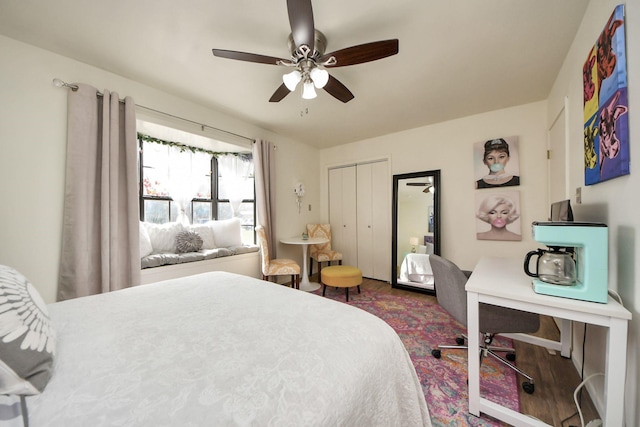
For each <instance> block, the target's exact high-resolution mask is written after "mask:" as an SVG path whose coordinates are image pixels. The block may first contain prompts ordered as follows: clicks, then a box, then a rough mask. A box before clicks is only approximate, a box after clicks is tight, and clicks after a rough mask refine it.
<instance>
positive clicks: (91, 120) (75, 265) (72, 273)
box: [58, 84, 140, 301]
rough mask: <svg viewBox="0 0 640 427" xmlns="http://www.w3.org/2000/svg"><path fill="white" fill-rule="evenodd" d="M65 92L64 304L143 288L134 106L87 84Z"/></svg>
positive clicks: (61, 281)
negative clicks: (137, 287) (101, 92)
mask: <svg viewBox="0 0 640 427" xmlns="http://www.w3.org/2000/svg"><path fill="white" fill-rule="evenodd" d="M68 95H69V96H68V103H67V117H68V118H67V164H66V182H65V195H64V197H65V199H64V216H63V225H62V252H61V259H60V278H59V283H58V300H59V301H62V300H66V299H69V298H75V297H80V296H85V295H93V294H99V293H103V292H109V291H113V290H118V289H123V288H127V287H130V286H134V285H138V284H139V283H140V249H139V248H140V241H139V239H140V237H139V219H140V214H139V205H138V203H139V201H138V167H137V161H138V157H137V151H138V150H137V141H136V122H135V104H134V102H133V100H132V99H131V98H130V97H127V98H125V99H124V101H120V100H119V98H118V94H117V93H114V92H112V93H110V92H109V91H106V90H105V91H104V93H103V95H102V96H98V91H97V89H96V88H94V87H91V86H88V85H83V84H78V90H77V91H71V90H70V91H69V93H68Z"/></svg>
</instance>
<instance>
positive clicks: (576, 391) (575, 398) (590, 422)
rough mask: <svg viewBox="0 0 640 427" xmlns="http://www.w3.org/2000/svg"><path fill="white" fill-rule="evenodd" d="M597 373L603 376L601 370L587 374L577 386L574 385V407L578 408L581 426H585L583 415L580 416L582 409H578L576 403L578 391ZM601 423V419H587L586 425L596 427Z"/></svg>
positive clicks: (578, 405)
mask: <svg viewBox="0 0 640 427" xmlns="http://www.w3.org/2000/svg"><path fill="white" fill-rule="evenodd" d="M598 375H602V376H604V374H603V373H602V372H596V373H595V374H591V375H589V376H588V377H587V378H585V379H584V380H583V381H582V382H581V383H580V384H578V387H576V390H575V391H574V392H573V401H574V402H576V408H578V414H579V415H580V425H581V426H582V427H585V425H584V417H583V416H582V410H581V409H580V404H579V403H578V393H579V392H581V391H582V387H583V386H584V385H585V384H586V383H587V381H589V380H590V379H591V378H593V377H597V376H598ZM601 425H602V421H601V420H591V421H589V423H588V424H587V426H586V427H596V426H601Z"/></svg>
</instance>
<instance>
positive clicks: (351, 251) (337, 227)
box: [329, 166, 358, 265]
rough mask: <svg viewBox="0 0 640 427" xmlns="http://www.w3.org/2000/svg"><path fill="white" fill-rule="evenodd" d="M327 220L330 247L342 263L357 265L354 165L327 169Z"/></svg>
mask: <svg viewBox="0 0 640 427" xmlns="http://www.w3.org/2000/svg"><path fill="white" fill-rule="evenodd" d="M329 222H330V224H331V235H332V239H331V240H332V242H331V247H332V249H334V250H336V251H338V252H342V257H343V258H342V263H343V264H344V265H358V248H357V244H356V242H357V230H356V168H355V166H349V167H343V168H337V169H330V170H329Z"/></svg>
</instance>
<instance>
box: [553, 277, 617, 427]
mask: <svg viewBox="0 0 640 427" xmlns="http://www.w3.org/2000/svg"><path fill="white" fill-rule="evenodd" d="M607 293H608V294H609V295H611V297H612V298H614V299H615V300H616V301H618V303H619V304H620V305H621V306H623V307H624V304H623V302H622V297H621V296H620V294H618V293H617V292H616V291H614V290H613V289H608V290H607ZM586 341H587V324H586V323H585V324H584V334H583V336H582V368H581V370H580V378H581V379H582V378H584V357H585V343H586ZM598 375H603V376H604V374H603V373H601V372H597V373H595V374H591V375H589V376H588V377H587V378H585V379H583V380H582V382H581V383H580V384H578V386H577V387H576V389H575V391H574V392H573V401H574V402H575V403H576V408H577V411H576V412H574V413H573V414H571V415H569V416H568V417H567V418H565V419H563V420H562V421H561V422H560V425H561V426H564V423H565V422H567V421H568V420H570V419H571V418H573V417H574V416H576V415H579V416H580V425H581V426H582V427H600V426H602V420H600V419H595V420H591V421H589V422H588V423H587V425H586V426H585V424H584V417H583V416H582V409H581V405H582V387H583V386H584V385H585V384H586V383H587V382H588V381H589V380H590V379H591V378H593V377H595V376H598ZM569 427H576V426H569Z"/></svg>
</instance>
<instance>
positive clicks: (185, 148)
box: [138, 132, 253, 161]
mask: <svg viewBox="0 0 640 427" xmlns="http://www.w3.org/2000/svg"><path fill="white" fill-rule="evenodd" d="M138 140H142V141H145V142H153V143H155V144H161V145H167V146H169V147H176V148H177V149H179V150H180V152H181V153H182V152H185V151H191V152H192V153H195V152H200V153H206V154H209V155H211V156H213V157H216V158H217V157H220V156H226V155H229V154H230V155H233V156H238V157H240V158H242V160H244V161H251V160H252V159H253V155H252V154H251V153H234V152H222V151H211V150H207V149H206V148H200V147H193V146H191V145H187V144H183V143H182V142H175V141H165V140H164V139H159V138H154V137H153V136H149V135H145V134H143V133H140V132H138Z"/></svg>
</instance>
